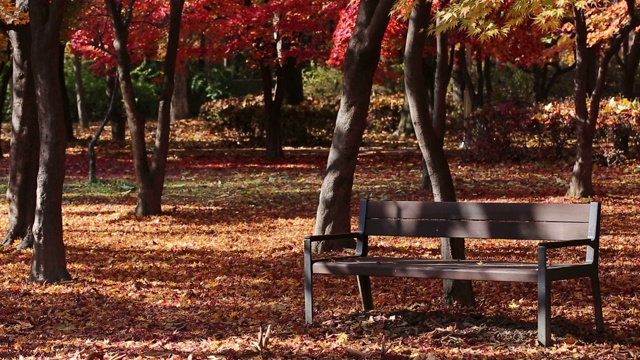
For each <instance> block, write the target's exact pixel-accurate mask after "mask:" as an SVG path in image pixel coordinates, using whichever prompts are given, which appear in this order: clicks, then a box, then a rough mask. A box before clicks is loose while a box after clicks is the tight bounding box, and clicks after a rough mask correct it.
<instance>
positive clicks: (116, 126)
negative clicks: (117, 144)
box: [105, 75, 127, 141]
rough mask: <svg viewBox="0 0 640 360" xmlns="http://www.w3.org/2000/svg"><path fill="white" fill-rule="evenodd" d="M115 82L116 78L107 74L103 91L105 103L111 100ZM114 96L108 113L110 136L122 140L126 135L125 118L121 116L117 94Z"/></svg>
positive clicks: (120, 104)
mask: <svg viewBox="0 0 640 360" xmlns="http://www.w3.org/2000/svg"><path fill="white" fill-rule="evenodd" d="M115 83H116V78H115V77H114V76H111V75H107V88H106V91H105V95H106V96H105V97H106V99H107V103H109V102H110V101H111V97H112V94H111V92H112V91H113V89H115V86H113V85H114V84H115ZM115 96H116V101H115V102H114V103H113V109H112V111H111V112H110V113H109V124H111V137H112V138H113V140H115V141H124V139H125V136H126V130H127V127H126V124H127V122H126V119H125V118H124V117H123V116H122V102H121V101H120V97H119V96H118V94H116V95H115Z"/></svg>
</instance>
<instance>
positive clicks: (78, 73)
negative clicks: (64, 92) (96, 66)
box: [73, 55, 89, 129]
mask: <svg viewBox="0 0 640 360" xmlns="http://www.w3.org/2000/svg"><path fill="white" fill-rule="evenodd" d="M73 75H74V80H75V85H76V106H77V108H78V122H79V123H80V127H82V128H83V129H88V128H89V119H88V116H89V113H88V112H87V103H86V102H85V101H84V99H85V98H86V95H85V93H84V84H83V82H82V61H81V60H80V57H79V56H78V55H73Z"/></svg>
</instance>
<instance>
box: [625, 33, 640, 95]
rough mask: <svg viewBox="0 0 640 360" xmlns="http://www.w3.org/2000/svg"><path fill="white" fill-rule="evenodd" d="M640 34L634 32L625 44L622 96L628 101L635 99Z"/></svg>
mask: <svg viewBox="0 0 640 360" xmlns="http://www.w3.org/2000/svg"><path fill="white" fill-rule="evenodd" d="M639 36H640V32H637V31H632V32H631V33H630V34H629V39H628V40H627V41H625V42H624V48H625V50H624V52H623V57H624V61H623V63H622V96H624V97H625V98H627V99H630V100H631V99H634V98H635V97H636V96H635V94H634V92H633V88H634V85H635V80H636V75H637V73H638V64H640V41H639Z"/></svg>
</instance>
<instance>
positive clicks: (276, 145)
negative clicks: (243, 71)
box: [260, 64, 285, 160]
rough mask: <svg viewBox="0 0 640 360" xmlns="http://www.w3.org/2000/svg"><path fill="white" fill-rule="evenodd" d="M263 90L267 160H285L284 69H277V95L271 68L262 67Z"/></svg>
mask: <svg viewBox="0 0 640 360" xmlns="http://www.w3.org/2000/svg"><path fill="white" fill-rule="evenodd" d="M260 74H261V76H262V90H263V92H264V129H265V135H266V140H265V142H266V154H265V156H266V158H267V159H268V160H275V159H282V158H284V152H283V151H282V125H281V123H282V103H283V101H284V92H285V90H284V86H283V85H284V76H283V75H282V68H278V69H276V86H275V94H274V91H273V80H272V76H271V67H270V66H267V65H264V64H262V65H260Z"/></svg>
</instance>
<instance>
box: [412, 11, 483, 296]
mask: <svg viewBox="0 0 640 360" xmlns="http://www.w3.org/2000/svg"><path fill="white" fill-rule="evenodd" d="M430 14H431V3H430V2H424V1H418V2H417V3H416V4H415V6H414V8H413V10H412V11H411V15H410V18H409V28H408V31H407V41H406V46H405V53H404V68H405V91H406V93H407V99H408V101H409V109H410V111H411V119H412V121H413V127H414V129H415V132H416V139H417V140H418V144H419V145H420V150H421V152H422V156H423V158H424V160H425V163H426V167H427V170H428V172H429V179H430V180H431V186H432V189H433V198H434V201H456V194H455V189H454V184H453V178H452V176H451V171H450V170H449V164H448V162H447V158H446V156H445V153H444V149H443V139H444V118H445V117H446V113H445V110H444V107H443V105H444V101H445V96H446V85H447V84H448V76H447V73H448V63H449V62H448V59H447V57H448V46H447V38H446V36H445V35H439V36H438V39H437V41H438V43H437V65H436V68H437V72H436V79H437V80H436V86H435V88H434V90H435V91H434V105H435V106H434V109H437V110H434V113H433V117H432V116H431V112H430V111H429V102H430V99H429V93H428V91H427V86H426V84H425V77H424V73H423V67H422V54H423V53H424V47H425V43H426V34H427V29H428V27H429V22H430ZM441 255H442V258H443V259H464V258H465V254H464V239H449V238H442V239H441ZM444 301H445V303H448V304H452V303H454V302H460V303H462V304H464V305H473V304H474V303H475V299H474V296H473V290H472V287H471V282H470V281H452V280H445V281H444Z"/></svg>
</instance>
